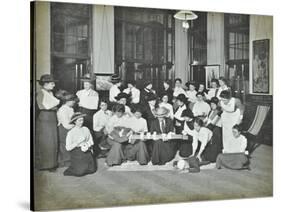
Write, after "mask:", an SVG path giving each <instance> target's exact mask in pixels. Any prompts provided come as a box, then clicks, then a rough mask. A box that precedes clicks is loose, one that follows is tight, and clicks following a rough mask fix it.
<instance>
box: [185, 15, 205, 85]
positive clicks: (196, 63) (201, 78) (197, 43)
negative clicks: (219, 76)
mask: <svg viewBox="0 0 281 212" xmlns="http://www.w3.org/2000/svg"><path fill="white" fill-rule="evenodd" d="M196 14H197V15H198V18H197V19H195V20H193V21H191V24H190V29H188V33H189V34H188V35H189V46H190V47H189V48H190V63H191V65H190V72H191V80H194V81H196V82H198V83H204V84H205V68H204V67H205V65H207V13H206V12H196Z"/></svg>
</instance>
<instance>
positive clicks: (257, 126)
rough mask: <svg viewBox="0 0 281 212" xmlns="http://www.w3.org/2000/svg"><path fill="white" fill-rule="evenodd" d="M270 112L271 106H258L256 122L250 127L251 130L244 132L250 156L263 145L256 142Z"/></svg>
mask: <svg viewBox="0 0 281 212" xmlns="http://www.w3.org/2000/svg"><path fill="white" fill-rule="evenodd" d="M269 110H270V106H264V105H258V107H257V110H256V114H255V117H254V120H253V122H252V124H251V126H250V127H249V129H248V130H247V131H246V132H244V133H245V135H246V137H247V139H248V146H247V150H248V152H249V156H250V155H251V154H252V153H253V152H254V150H255V149H256V148H257V147H259V146H260V145H261V143H258V142H256V139H257V135H258V134H259V132H260V130H261V127H262V125H263V123H264V120H265V119H266V117H267V114H268V112H269Z"/></svg>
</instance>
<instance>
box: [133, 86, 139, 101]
mask: <svg viewBox="0 0 281 212" xmlns="http://www.w3.org/2000/svg"><path fill="white" fill-rule="evenodd" d="M139 102H140V90H139V89H137V90H136V95H135V97H134V103H135V104H138V103H139Z"/></svg>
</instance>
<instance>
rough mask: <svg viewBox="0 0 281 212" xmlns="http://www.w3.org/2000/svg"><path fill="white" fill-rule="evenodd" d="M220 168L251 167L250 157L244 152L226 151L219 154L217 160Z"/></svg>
mask: <svg viewBox="0 0 281 212" xmlns="http://www.w3.org/2000/svg"><path fill="white" fill-rule="evenodd" d="M216 167H217V168H218V169H221V168H227V169H235V170H241V169H247V168H248V167H249V159H248V157H247V156H246V155H245V154H244V153H225V154H219V155H218V157H217V161H216Z"/></svg>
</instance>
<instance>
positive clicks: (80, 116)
mask: <svg viewBox="0 0 281 212" xmlns="http://www.w3.org/2000/svg"><path fill="white" fill-rule="evenodd" d="M85 116H86V114H83V113H80V112H76V113H74V114H73V115H72V116H71V120H70V121H69V124H73V123H74V122H75V121H76V120H77V119H79V118H82V117H85Z"/></svg>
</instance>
